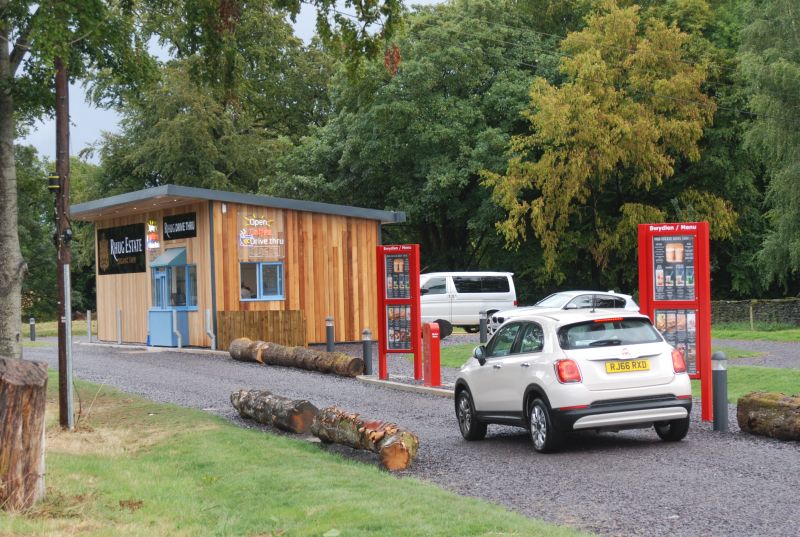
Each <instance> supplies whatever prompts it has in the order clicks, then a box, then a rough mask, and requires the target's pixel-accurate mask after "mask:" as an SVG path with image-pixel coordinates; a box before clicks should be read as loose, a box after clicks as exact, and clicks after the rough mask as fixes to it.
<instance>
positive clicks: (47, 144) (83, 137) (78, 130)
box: [18, 0, 443, 163]
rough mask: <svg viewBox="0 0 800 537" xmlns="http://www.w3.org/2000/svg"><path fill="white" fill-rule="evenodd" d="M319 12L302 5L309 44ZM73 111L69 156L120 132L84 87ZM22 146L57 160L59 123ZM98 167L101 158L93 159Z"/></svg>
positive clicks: (76, 91)
mask: <svg viewBox="0 0 800 537" xmlns="http://www.w3.org/2000/svg"><path fill="white" fill-rule="evenodd" d="M442 1H443V0H413V1H412V2H408V3H409V4H438V3H440V2H442ZM315 24H316V12H315V10H314V8H313V7H312V6H309V5H307V4H302V7H301V9H300V13H299V15H298V16H297V22H296V23H294V32H295V34H296V35H297V36H298V37H300V38H301V39H302V40H303V41H304V42H306V43H308V42H309V41H310V40H311V38H312V37H313V35H314V29H315ZM69 107H70V120H71V123H72V124H71V128H70V143H69V145H70V148H69V154H70V155H71V156H77V155H78V153H79V152H80V151H81V150H83V149H85V148H86V147H88V146H90V145H92V144H93V143H95V142H97V141H98V140H99V139H100V136H101V134H102V133H103V132H104V131H106V132H118V131H119V128H118V123H119V120H120V116H119V114H117V113H116V112H115V111H113V110H103V109H99V108H95V107H93V106H91V105H90V104H89V103H87V102H86V98H85V91H84V89H83V87H82V86H81V85H80V84H77V85H76V84H72V85H71V86H70V88H69ZM18 143H19V144H21V145H32V146H34V147H35V148H36V149H37V150H38V151H39V155H40V156H41V157H45V158H48V159H50V160H51V161H52V160H55V154H56V127H55V120H45V121H40V122H38V123H37V124H36V125H34V126H33V128H31V130H30V132H29V134H28V136H26V137H24V138H22V139H21V140H19V141H18ZM89 160H90V161H92V162H95V163H97V155H96V154H95V155H94V157H93V158H91V159H89Z"/></svg>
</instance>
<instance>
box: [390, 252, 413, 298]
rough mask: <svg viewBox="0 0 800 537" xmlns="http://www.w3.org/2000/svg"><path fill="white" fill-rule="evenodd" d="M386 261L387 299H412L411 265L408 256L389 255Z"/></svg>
mask: <svg viewBox="0 0 800 537" xmlns="http://www.w3.org/2000/svg"><path fill="white" fill-rule="evenodd" d="M385 260H386V298H410V297H411V263H410V262H409V258H408V254H388V255H386V256H385Z"/></svg>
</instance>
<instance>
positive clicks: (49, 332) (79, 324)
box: [22, 314, 97, 341]
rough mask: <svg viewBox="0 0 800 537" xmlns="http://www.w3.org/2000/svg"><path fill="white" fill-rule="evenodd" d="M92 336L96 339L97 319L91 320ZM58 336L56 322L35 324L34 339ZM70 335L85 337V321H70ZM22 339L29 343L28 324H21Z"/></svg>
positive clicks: (29, 330)
mask: <svg viewBox="0 0 800 537" xmlns="http://www.w3.org/2000/svg"><path fill="white" fill-rule="evenodd" d="M92 315H94V314H92ZM92 334H93V335H94V336H95V337H97V319H92ZM57 335H58V321H45V322H41V323H40V322H37V323H36V337H37V338H39V337H51V336H57ZM72 335H73V336H85V335H86V321H72ZM22 337H23V339H25V340H27V341H30V337H31V326H30V324H28V323H22Z"/></svg>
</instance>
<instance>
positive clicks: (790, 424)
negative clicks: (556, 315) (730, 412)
mask: <svg viewBox="0 0 800 537" xmlns="http://www.w3.org/2000/svg"><path fill="white" fill-rule="evenodd" d="M736 420H737V421H738V422H739V428H740V429H741V430H743V431H745V432H748V433H751V434H758V435H762V436H769V437H772V438H778V439H780V440H800V395H794V396H788V395H784V394H782V393H767V392H750V393H748V394H746V395H743V396H742V397H740V398H739V401H738V402H737V405H736Z"/></svg>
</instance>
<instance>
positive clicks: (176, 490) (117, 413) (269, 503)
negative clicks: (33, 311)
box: [0, 374, 579, 537]
mask: <svg viewBox="0 0 800 537" xmlns="http://www.w3.org/2000/svg"><path fill="white" fill-rule="evenodd" d="M56 386H57V381H56V377H55V375H52V374H51V377H50V382H49V399H50V404H51V408H49V410H48V413H49V421H50V422H52V421H53V420H54V419H55V418H56V415H57V409H56V408H55V406H54V402H55V400H56V398H57V397H56V392H55V390H56ZM77 389H78V392H79V393H80V395H81V400H82V401H83V408H84V413H85V414H88V418H86V419H83V420H80V421H79V422H78V427H77V428H76V432H72V433H68V432H62V431H61V430H60V429H59V428H58V427H57V426H56V425H55V424H54V423H50V425H49V427H48V439H47V448H48V453H47V483H46V484H47V488H48V494H47V497H46V499H45V500H44V501H43V502H41V503H40V504H38V505H37V506H36V507H34V508H33V510H32V511H30V512H29V513H26V514H23V515H9V514H1V513H0V534H2V535H14V536H19V535H46V536H73V535H81V536H107V535H115V536H167V535H169V536H177V537H181V536H186V537H188V536H196V535H231V536H234V535H235V536H239V535H242V536H254V537H255V536H262V537H266V536H275V537H277V536H279V535H280V536H293V535H299V536H306V535H308V536H312V535H313V536H327V537H336V536H366V535H370V536H373V535H392V536H403V535H407V536H420V535H426V536H427V535H440V536H445V535H447V536H450V535H458V536H461V535H486V536H488V535H516V536H529V535H531V536H536V535H541V536H551V535H552V536H567V535H579V533H578V532H576V531H573V530H572V529H570V528H565V527H559V526H553V525H550V524H545V523H544V522H540V521H537V520H531V519H528V518H525V517H523V516H520V515H517V514H514V513H512V512H510V511H507V510H506V509H503V508H502V507H499V506H497V505H493V504H489V503H485V502H481V501H478V500H475V499H472V498H466V497H462V496H457V495H456V494H452V493H450V492H446V491H444V490H443V489H440V488H438V487H436V486H433V485H430V484H426V483H422V482H420V481H417V480H415V479H411V478H400V479H398V478H397V477H396V476H393V475H390V474H389V473H387V472H385V471H382V470H380V469H378V468H377V466H373V465H368V464H363V463H357V462H353V461H349V460H346V459H344V458H342V457H340V456H337V455H334V454H329V453H327V452H326V451H325V450H324V448H322V447H321V446H320V445H317V444H311V443H308V442H304V441H299V440H293V439H290V438H285V437H279V436H273V435H270V434H265V433H263V432H261V431H255V430H246V429H241V428H239V427H234V426H232V425H230V424H228V423H227V422H225V421H223V420H222V419H218V418H215V417H212V416H209V415H208V414H205V413H203V412H199V411H193V410H187V409H183V408H178V407H175V406H170V405H157V404H155V403H151V402H148V401H145V400H143V399H139V398H137V397H133V396H129V395H126V394H121V393H119V392H116V391H114V390H111V389H109V388H106V387H102V388H100V387H98V386H96V385H91V384H87V383H82V382H79V383H78V388H77Z"/></svg>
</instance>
